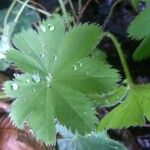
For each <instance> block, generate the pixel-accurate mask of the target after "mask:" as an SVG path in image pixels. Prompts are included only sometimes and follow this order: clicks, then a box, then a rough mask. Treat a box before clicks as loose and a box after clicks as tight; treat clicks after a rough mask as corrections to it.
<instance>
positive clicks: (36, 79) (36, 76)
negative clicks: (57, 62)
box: [32, 73, 41, 83]
mask: <svg viewBox="0 0 150 150" xmlns="http://www.w3.org/2000/svg"><path fill="white" fill-rule="evenodd" d="M32 80H33V82H36V83H39V82H40V81H41V78H40V75H39V73H36V74H33V75H32Z"/></svg>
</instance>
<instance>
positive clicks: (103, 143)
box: [58, 132, 125, 150]
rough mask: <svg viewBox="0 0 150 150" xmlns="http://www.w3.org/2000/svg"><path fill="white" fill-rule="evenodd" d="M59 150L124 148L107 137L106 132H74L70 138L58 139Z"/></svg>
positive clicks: (120, 149)
mask: <svg viewBox="0 0 150 150" xmlns="http://www.w3.org/2000/svg"><path fill="white" fill-rule="evenodd" d="M58 144H59V148H60V149H61V150H93V149H94V150H100V149H101V150H125V147H124V146H123V145H122V144H120V143H119V142H117V141H114V140H111V139H110V138H108V136H107V135H106V133H104V132H101V133H100V132H99V133H93V134H90V135H88V136H81V135H79V134H76V135H75V136H74V137H73V138H72V139H71V140H63V139H62V140H58Z"/></svg>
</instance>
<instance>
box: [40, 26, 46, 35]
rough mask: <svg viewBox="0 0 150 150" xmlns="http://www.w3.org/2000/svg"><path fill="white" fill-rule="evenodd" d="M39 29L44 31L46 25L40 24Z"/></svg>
mask: <svg viewBox="0 0 150 150" xmlns="http://www.w3.org/2000/svg"><path fill="white" fill-rule="evenodd" d="M40 29H41V31H42V32H44V33H45V32H46V27H45V26H44V25H40Z"/></svg>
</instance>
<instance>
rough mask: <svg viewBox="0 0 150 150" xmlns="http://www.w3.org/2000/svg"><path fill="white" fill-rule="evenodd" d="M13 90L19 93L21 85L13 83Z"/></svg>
mask: <svg viewBox="0 0 150 150" xmlns="http://www.w3.org/2000/svg"><path fill="white" fill-rule="evenodd" d="M11 88H12V90H14V91H17V90H18V88H19V85H18V84H17V83H12V85H11Z"/></svg>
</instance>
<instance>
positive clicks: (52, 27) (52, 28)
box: [48, 24, 55, 32]
mask: <svg viewBox="0 0 150 150" xmlns="http://www.w3.org/2000/svg"><path fill="white" fill-rule="evenodd" d="M48 27H49V30H50V31H51V32H53V31H54V30H55V27H54V26H53V25H51V24H49V25H48Z"/></svg>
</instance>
